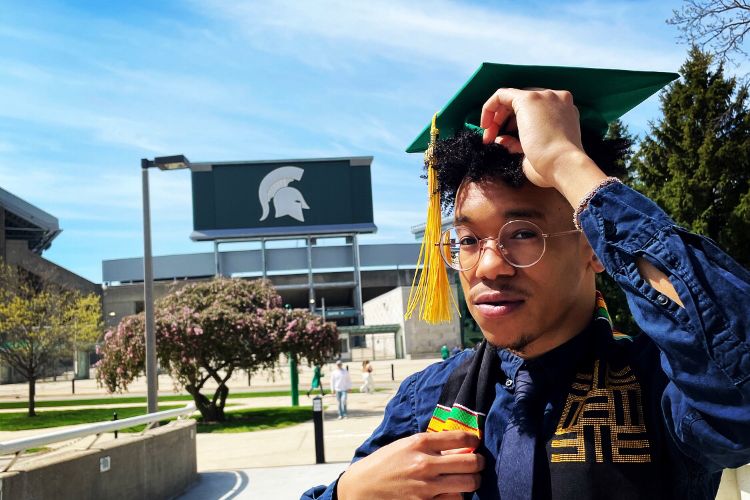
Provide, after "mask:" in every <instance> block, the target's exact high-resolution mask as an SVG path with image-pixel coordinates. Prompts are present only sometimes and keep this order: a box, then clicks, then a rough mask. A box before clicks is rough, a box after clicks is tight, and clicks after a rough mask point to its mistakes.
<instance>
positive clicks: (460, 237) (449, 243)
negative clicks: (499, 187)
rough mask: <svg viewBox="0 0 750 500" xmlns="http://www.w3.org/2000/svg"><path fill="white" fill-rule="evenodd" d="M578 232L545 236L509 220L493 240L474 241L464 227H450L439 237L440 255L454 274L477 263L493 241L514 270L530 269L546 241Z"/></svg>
mask: <svg viewBox="0 0 750 500" xmlns="http://www.w3.org/2000/svg"><path fill="white" fill-rule="evenodd" d="M580 232H581V230H580V229H571V230H570V231H561V232H559V233H544V232H542V230H541V229H540V228H539V226H537V225H536V224H534V223H533V222H529V221H526V220H512V221H508V222H507V223H505V225H504V226H503V227H501V228H500V232H499V233H498V235H497V237H495V238H481V239H480V238H477V236H476V235H475V234H474V233H472V232H471V230H470V229H469V228H468V227H466V226H455V227H451V228H449V229H447V230H445V231H444V232H443V234H442V235H441V236H440V243H438V245H439V246H440V247H441V248H440V250H441V251H440V255H441V256H442V257H443V261H444V262H445V264H446V265H447V266H448V267H450V268H452V269H455V270H456V271H468V270H469V269H472V268H473V267H474V266H476V265H477V264H478V263H479V259H480V258H481V256H482V252H483V251H484V249H485V247H486V245H485V244H486V243H487V242H489V241H494V244H495V247H496V248H497V249H498V251H499V252H500V254H501V255H502V256H503V258H504V259H505V261H506V262H507V263H508V264H510V265H511V266H514V267H531V266H533V265H534V264H536V263H537V262H539V261H540V260H541V259H542V256H543V255H544V250H545V249H546V248H547V238H553V237H556V236H566V235H569V234H577V233H580Z"/></svg>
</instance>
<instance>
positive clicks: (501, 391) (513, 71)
mask: <svg viewBox="0 0 750 500" xmlns="http://www.w3.org/2000/svg"><path fill="white" fill-rule="evenodd" d="M571 72H572V73H571ZM576 72H579V73H582V74H585V77H584V81H583V82H581V81H578V80H576V78H575V74H576ZM666 76H667V78H665V75H663V74H661V78H662V81H661V83H660V84H658V85H653V82H651V84H648V85H646V86H649V85H650V88H651V89H650V90H649V91H648V92H645V93H643V92H642V93H641V95H640V96H639V97H638V98H637V99H636V100H635V102H634V103H630V104H629V105H625V106H620V108H621V109H619V110H617V112H615V113H608V111H611V109H610V108H611V106H613V101H617V100H618V99H616V98H615V99H609V98H608V97H607V96H608V94H612V93H614V92H615V91H617V92H619V93H620V94H619V95H625V96H626V97H623V98H622V99H629V98H632V95H633V94H638V93H639V90H638V89H639V88H643V86H642V85H641V87H638V85H640V83H639V81H638V80H639V79H641V80H642V81H645V80H649V79H651V80H653V79H654V78H655V80H659V74H647V73H634V72H617V71H609V70H588V69H580V68H579V69H571V68H538V67H537V68H531V67H520V68H519V67H512V66H502V65H483V67H482V68H481V69H480V71H479V72H478V73H477V74H475V76H474V77H473V79H472V80H471V81H470V82H469V83H468V84H467V85H466V87H464V89H463V90H462V92H459V94H458V95H457V96H456V97H454V99H453V100H452V101H451V103H449V105H448V106H447V107H446V108H445V109H444V110H443V111H442V112H441V115H442V116H443V117H444V118H446V120H444V122H443V124H442V125H440V124H439V128H440V129H441V132H443V131H444V130H447V131H448V134H447V135H448V138H447V140H445V141H443V142H442V143H438V145H437V146H436V147H435V149H434V154H435V155H436V157H437V160H436V166H435V168H437V169H438V172H437V175H438V180H439V188H438V189H439V191H440V193H441V194H443V195H444V196H445V197H446V198H447V204H448V205H451V204H452V205H453V208H454V220H455V223H454V225H455V228H453V229H451V230H449V231H448V233H447V236H445V237H443V238H441V239H440V242H439V244H440V246H441V247H442V248H443V257H444V259H445V261H446V263H447V264H448V265H449V266H450V267H452V268H454V269H456V270H458V271H459V272H460V278H461V284H462V287H463V291H464V296H465V297H466V300H467V305H468V308H469V311H470V312H471V314H472V316H473V317H474V319H475V320H476V321H477V323H478V325H479V326H480V328H481V330H482V332H483V334H484V337H485V341H484V342H482V343H480V344H479V345H478V346H477V348H475V349H474V350H473V351H469V350H467V351H464V352H462V353H461V354H459V355H457V356H453V357H451V358H449V359H448V360H446V361H444V362H442V363H439V364H436V365H433V366H430V367H428V368H427V369H426V370H424V371H422V372H420V373H417V374H415V375H413V376H411V377H409V378H408V379H407V380H405V381H404V383H403V384H402V385H401V387H400V389H399V391H398V393H397V394H396V395H395V396H394V398H393V399H392V400H391V402H390V403H389V405H388V407H387V409H386V412H385V417H384V420H383V422H382V424H381V425H380V426H379V427H378V429H376V431H375V432H374V434H373V435H372V436H371V437H370V438H369V439H368V440H367V441H365V443H364V444H363V445H362V446H361V447H360V448H359V449H358V450H357V452H356V454H355V459H354V463H353V464H352V465H351V466H350V467H349V469H348V470H347V471H346V472H345V473H344V474H343V475H342V476H341V477H340V478H339V479H338V481H336V482H335V483H333V484H332V485H330V486H329V487H328V488H325V487H319V488H316V489H312V490H310V491H308V492H306V493H305V495H304V497H305V498H339V499H342V500H344V499H350V498H420V499H421V498H435V497H439V498H460V494H461V493H463V492H475V493H474V495H475V498H483V499H484V498H502V499H503V500H509V499H521V498H524V499H528V498H535V499H546V498H554V499H576V500H580V499H588V498H602V499H632V498H655V499H656V498H658V499H662V498H675V499H677V498H679V499H699V498H700V499H703V498H713V497H714V496H715V494H716V489H717V487H718V481H719V478H720V474H721V470H722V469H723V468H725V467H737V466H740V465H742V464H744V463H746V462H748V461H750V344H749V343H748V339H747V334H748V330H749V329H750V314H748V311H750V273H748V272H747V271H746V270H744V269H742V268H741V267H740V266H738V265H737V264H736V263H735V262H734V261H733V260H732V259H731V258H730V257H728V256H727V255H726V254H724V253H723V252H722V251H721V250H719V249H718V248H717V247H716V246H715V245H714V244H713V243H712V242H710V241H708V240H706V239H704V238H701V237H699V236H696V235H694V234H691V233H688V232H687V231H685V230H684V229H681V228H679V227H677V226H675V224H674V223H673V222H672V221H671V220H670V219H669V217H668V216H667V215H666V214H665V213H664V212H663V211H662V210H661V209H660V208H659V207H657V206H656V205H655V204H653V203H652V202H651V201H650V200H648V199H646V198H645V197H643V196H642V195H640V194H638V193H637V192H635V191H633V190H631V189H629V188H627V187H625V186H624V185H622V184H620V183H619V182H617V181H616V180H615V179H612V178H610V177H608V176H607V175H606V174H605V173H604V172H603V171H602V168H600V167H601V166H603V165H604V163H607V160H606V158H607V156H608V155H607V154H606V152H607V151H606V150H607V149H608V146H607V143H606V141H603V140H602V139H601V136H602V135H603V134H602V127H601V125H602V117H603V118H604V123H606V121H609V120H612V119H614V118H616V117H617V116H619V115H621V114H622V113H624V112H626V111H627V110H628V109H630V107H632V106H634V105H635V104H637V103H638V102H640V100H642V99H645V98H646V97H647V96H648V95H650V94H651V93H653V92H655V91H656V90H658V88H660V87H661V86H662V85H663V84H664V83H666V81H669V80H671V79H672V78H673V76H671V75H666ZM651 77H654V78H651ZM592 78H593V79H594V81H593V82H591V81H590V80H591V79H592ZM478 81H480V83H481V85H477V82H478ZM628 82H630V83H628ZM631 84H632V87H634V88H627V87H628V86H629V85H631ZM488 85H493V86H494V87H493V88H494V89H497V88H499V90H497V91H494V93H493V90H488V89H489V88H490V87H488ZM510 87H518V88H510ZM529 87H532V88H529ZM636 87H637V88H636ZM545 88H568V89H571V91H572V95H571V93H570V92H568V91H564V90H543V89H545ZM467 89H469V90H470V91H471V92H478V93H479V94H481V93H484V95H483V96H482V98H481V99H472V98H465V97H466V96H464V95H463V94H462V93H464V92H467ZM477 89H478V90H477ZM597 92H599V93H600V94H601V95H600V96H599V97H600V98H597V97H596V94H597ZM628 96H630V97H628ZM597 99H598V100H597ZM472 101H476V102H484V105H483V107H482V110H481V119H480V123H479V125H481V127H482V128H483V129H484V130H483V132H482V135H477V132H473V131H469V132H462V131H461V130H459V129H462V128H465V127H462V126H454V125H452V124H451V123H450V122H449V121H447V120H448V118H447V117H449V116H453V117H456V116H457V117H459V119H460V120H461V122H463V120H464V117H466V116H467V115H468V114H470V112H471V111H473V110H472V109H463V110H455V109H452V108H451V106H452V105H453V104H455V103H456V102H462V103H467V102H468V103H470V102H472ZM620 104H622V103H620ZM467 106H471V105H470V104H469V105H467ZM576 106H578V108H577V107H576ZM628 106H629V107H628ZM579 109H580V113H579ZM438 123H439V122H438ZM461 125H463V123H462V124H461ZM581 125H583V127H584V134H583V137H582V132H581ZM469 128H473V127H469ZM592 130H593V131H594V132H595V134H594V135H597V134H598V138H594V139H593V140H592V139H591V138H590V137H591V135H592V134H591V132H592ZM424 135H425V134H424V133H423V134H422V137H424ZM444 135H445V134H444ZM586 144H588V146H587V145H586ZM609 149H611V148H609ZM521 153H522V154H523V155H522V156H519V155H520V154H521ZM592 156H594V157H599V158H601V159H600V160H599V163H601V164H602V165H599V164H597V162H595V161H594V160H592ZM609 158H610V160H611V159H612V157H611V155H610V156H609ZM609 163H612V162H611V161H610V162H609ZM521 172H522V173H521ZM443 202H444V203H446V199H445V198H444V200H443ZM579 225H580V228H581V229H582V230H578V229H579V228H578V227H577V226H579ZM604 270H606V271H607V272H608V273H609V274H610V275H612V276H613V277H614V278H615V280H616V281H617V283H618V284H619V285H620V286H621V287H622V289H623V290H624V292H625V293H626V295H627V298H628V301H629V304H630V306H631V310H632V312H633V315H634V317H635V319H636V321H637V322H638V324H639V326H640V327H641V329H642V330H643V332H642V333H641V332H628V333H630V334H632V336H625V335H622V334H619V333H617V332H614V331H613V330H612V326H611V323H610V321H609V316H608V314H607V312H606V306H605V305H604V302H603V299H602V298H601V296H599V294H598V293H597V291H596V289H595V282H594V277H595V275H596V273H599V272H602V271H604ZM451 429H456V430H451ZM429 431H449V432H429Z"/></svg>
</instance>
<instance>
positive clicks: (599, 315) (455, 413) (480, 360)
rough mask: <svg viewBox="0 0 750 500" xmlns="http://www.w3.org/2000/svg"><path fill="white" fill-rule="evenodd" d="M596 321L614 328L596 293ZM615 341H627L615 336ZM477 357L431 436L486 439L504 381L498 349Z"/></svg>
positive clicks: (456, 383) (455, 380)
mask: <svg viewBox="0 0 750 500" xmlns="http://www.w3.org/2000/svg"><path fill="white" fill-rule="evenodd" d="M593 320H594V321H604V322H606V323H607V324H608V325H609V327H610V328H611V327H612V321H611V319H610V316H609V312H608V311H607V306H606V304H605V302H604V298H603V297H602V294H601V293H600V292H598V291H597V292H596V307H595V310H594V318H593ZM612 335H613V336H614V337H615V338H621V337H627V335H624V334H621V333H619V332H613V334H612ZM475 350H476V354H474V356H472V357H471V358H469V359H467V360H466V361H465V362H464V363H462V364H461V365H460V366H458V367H457V368H456V369H455V370H454V371H453V373H451V375H450V377H448V381H447V382H446V383H445V385H444V386H443V390H442V392H441V394H440V398H439V399H438V404H437V406H436V407H435V411H433V413H432V418H431V419H430V422H429V424H428V426H427V432H441V431H454V430H462V431H467V432H471V433H472V434H474V435H476V436H477V437H478V438H479V439H482V435H483V429H484V419H485V417H486V415H487V412H488V411H489V409H490V407H491V406H492V402H493V401H494V399H495V384H496V383H497V382H498V380H499V379H500V358H499V356H498V354H497V348H495V347H493V346H492V345H490V344H489V343H488V342H487V341H486V340H483V341H482V342H480V343H479V344H477V346H476V348H475Z"/></svg>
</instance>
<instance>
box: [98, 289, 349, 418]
mask: <svg viewBox="0 0 750 500" xmlns="http://www.w3.org/2000/svg"><path fill="white" fill-rule="evenodd" d="M280 305H281V298H280V297H279V295H278V294H277V293H276V291H275V290H274V288H273V287H272V286H271V284H270V283H269V282H268V281H265V280H254V281H248V280H242V279H227V278H218V279H215V280H212V281H207V282H202V283H194V284H190V285H187V286H184V287H181V288H179V289H176V290H175V291H173V292H171V293H170V294H169V295H167V296H165V297H164V298H162V299H161V300H159V301H157V303H156V307H155V311H156V314H155V315H156V344H157V356H158V358H159V363H160V365H161V367H162V368H165V369H167V370H169V372H170V374H171V375H172V378H173V379H174V380H175V382H176V383H177V384H178V385H180V386H182V387H184V388H185V390H186V391H187V392H188V393H190V395H192V396H193V399H194V400H195V404H196V406H197V408H198V410H200V412H201V415H202V416H203V419H204V420H206V421H222V420H224V406H225V403H226V399H227V396H228V394H229V388H228V387H227V385H226V383H227V381H228V380H229V378H230V377H231V376H232V373H234V371H235V370H237V369H242V370H247V371H248V372H251V373H252V372H255V371H258V370H263V369H273V368H274V367H275V365H276V364H277V363H278V360H279V354H281V353H282V352H289V351H291V352H295V353H298V354H299V356H300V357H305V358H307V359H308V360H311V362H312V361H315V362H318V361H319V360H325V359H330V357H331V356H333V355H334V354H335V349H336V348H337V345H338V336H337V333H336V330H335V325H332V324H326V323H323V322H322V321H321V320H319V319H317V317H316V316H313V315H312V314H311V313H307V312H304V311H302V312H300V311H287V310H285V309H282V308H280V307H279V306H280ZM302 334H304V336H306V337H307V338H306V339H305V340H299V339H298V337H299V336H300V335H302ZM331 338H333V339H334V340H331ZM142 345H143V320H142V315H139V316H130V317H128V318H123V320H122V321H121V322H120V325H118V327H117V328H116V329H115V330H112V331H110V332H108V333H107V334H106V335H105V342H104V345H103V346H102V348H101V350H100V354H101V355H102V359H101V361H100V363H99V364H98V365H97V366H98V368H99V370H98V375H97V376H98V378H99V381H100V383H102V384H103V385H105V386H106V387H107V389H108V390H110V391H112V392H113V391H116V390H124V389H126V388H127V385H128V384H129V383H130V382H131V381H132V380H133V378H134V377H135V376H137V375H138V374H139V373H141V372H142V370H143V366H144V358H145V351H144V349H143V347H142ZM303 349H306V351H303ZM209 381H212V382H213V383H214V384H211V385H212V387H215V388H214V389H212V390H213V395H211V396H210V397H209V396H207V395H205V394H204V393H203V390H204V389H205V387H206V384H207V383H208V382H209Z"/></svg>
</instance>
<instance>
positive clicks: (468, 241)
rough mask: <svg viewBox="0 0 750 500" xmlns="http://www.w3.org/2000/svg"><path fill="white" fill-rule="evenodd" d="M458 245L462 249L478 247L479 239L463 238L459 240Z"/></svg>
mask: <svg viewBox="0 0 750 500" xmlns="http://www.w3.org/2000/svg"><path fill="white" fill-rule="evenodd" d="M458 244H459V245H461V246H462V247H465V246H470V245H476V244H477V239H476V238H473V237H471V236H464V237H463V238H461V239H460V240H458Z"/></svg>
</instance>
